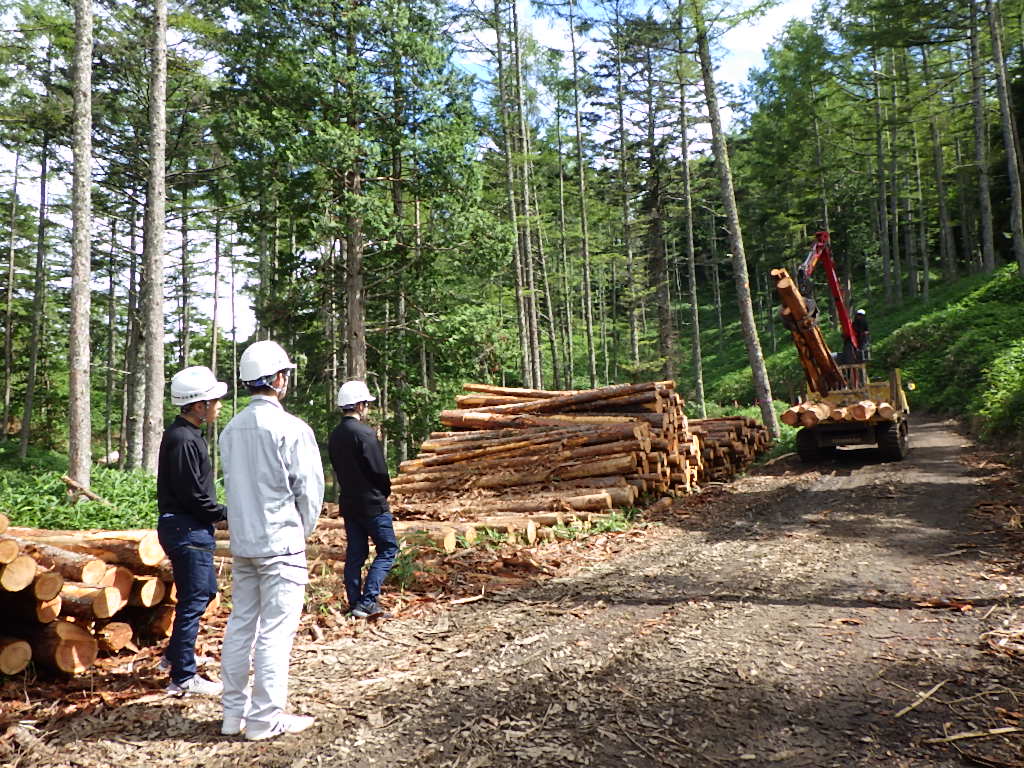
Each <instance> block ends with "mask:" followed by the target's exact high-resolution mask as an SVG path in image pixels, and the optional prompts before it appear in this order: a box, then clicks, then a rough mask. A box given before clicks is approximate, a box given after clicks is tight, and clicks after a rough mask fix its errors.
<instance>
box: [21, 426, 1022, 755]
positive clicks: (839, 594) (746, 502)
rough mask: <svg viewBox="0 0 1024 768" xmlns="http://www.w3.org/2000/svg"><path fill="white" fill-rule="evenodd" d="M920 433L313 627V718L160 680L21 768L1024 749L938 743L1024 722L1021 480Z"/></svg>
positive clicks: (788, 463)
mask: <svg viewBox="0 0 1024 768" xmlns="http://www.w3.org/2000/svg"><path fill="white" fill-rule="evenodd" d="M912 434H913V452H912V454H911V456H910V457H909V458H908V459H907V461H905V462H904V463H902V464H877V463H875V460H874V457H873V456H872V455H870V454H866V453H860V454H852V453H851V454H842V455H841V456H840V458H839V459H837V460H836V461H834V462H830V463H828V464H826V465H823V466H821V467H819V468H817V469H815V470H809V469H805V468H803V467H801V466H799V465H798V464H797V463H796V462H795V460H794V459H786V460H782V461H779V462H777V463H776V464H774V465H772V466H771V467H768V468H766V469H764V470H761V471H760V472H758V473H754V474H752V475H750V476H748V477H746V478H744V479H742V480H740V481H738V482H736V483H734V484H732V485H731V486H729V487H728V488H727V489H725V488H722V489H712V490H711V491H710V492H709V493H708V494H707V495H706V496H705V497H704V498H703V499H702V500H695V501H686V502H682V503H681V504H680V505H679V506H678V507H677V508H676V509H674V510H673V511H672V512H671V513H669V514H668V515H666V517H665V519H664V520H663V521H662V522H660V523H656V524H652V525H650V526H648V527H645V528H643V529H641V530H635V531H632V532H630V533H628V534H624V535H610V536H608V537H607V538H602V540H599V541H595V542H591V547H592V549H591V551H592V553H593V554H592V562H591V563H589V564H587V565H584V566H583V567H576V568H573V569H568V568H566V569H563V571H564V572H562V573H559V575H558V576H556V577H555V578H552V579H549V580H546V581H544V582H543V583H538V584H537V585H536V586H534V587H532V588H530V589H529V590H527V591H522V590H520V591H516V592H512V593H503V594H498V595H495V596H492V597H489V598H487V599H484V600H480V601H478V602H474V603H469V604H463V605H459V606H445V605H444V604H439V605H438V608H437V610H436V611H434V612H432V613H431V614H429V615H427V616H425V617H423V618H419V619H404V620H392V621H385V622H381V623H378V624H376V625H373V626H371V627H366V626H365V625H360V627H361V631H360V632H359V634H358V635H356V636H351V635H350V634H345V635H341V634H340V633H339V635H337V636H332V635H330V634H329V635H328V637H327V638H326V639H325V640H324V641H323V642H313V641H311V640H310V639H309V638H308V636H306V637H303V638H302V639H301V640H300V642H299V643H298V645H297V647H296V651H295V653H294V654H293V664H292V683H293V689H292V690H293V693H292V702H293V704H294V708H295V709H296V711H300V712H305V713H309V714H313V715H316V716H317V718H318V721H317V725H316V726H315V727H314V729H313V730H312V731H310V732H307V733H305V734H301V735H298V736H289V737H285V738H281V739H278V740H276V741H273V742H270V743H247V742H245V741H243V740H240V739H226V738H223V737H221V736H220V735H219V732H218V729H219V719H218V717H219V708H218V706H217V705H216V703H214V702H207V701H200V700H173V699H166V698H163V697H161V696H159V695H153V696H149V697H146V698H144V699H141V700H138V701H135V702H132V703H129V704H126V705H122V706H118V707H114V708H109V709H106V708H104V709H102V710H101V711H97V712H92V713H89V714H84V715H78V716H75V717H73V718H70V719H68V720H65V721H63V723H62V725H61V727H60V728H59V729H58V730H56V731H45V730H44V731H41V732H38V733H36V735H37V736H39V737H40V739H41V742H40V743H37V744H35V746H34V747H33V748H31V749H27V750H26V751H25V752H22V754H21V755H20V756H19V758H18V759H19V760H21V762H20V763H19V765H32V764H37V765H50V766H54V765H75V766H110V765H117V766H125V767H127V766H149V767H150V768H158V767H159V766H171V765H174V766H186V765H188V766H191V765H197V766H198V765H202V766H207V768H218V767H220V766H236V765H261V766H295V767H296V768H298V767H299V766H346V767H349V766H351V767H354V766H385V765H386V766H451V767H452V768H455V767H458V768H483V767H484V766H584V765H589V766H608V767H609V768H610V767H611V766H637V767H639V766H662V765H664V766H746V765H751V766H780V767H783V768H796V767H797V766H815V767H818V766H841V767H845V766H878V767H882V766H885V767H886V768H891V767H895V766H931V767H936V766H939V767H941V766H960V765H968V764H975V765H976V764H981V765H995V766H1001V765H1002V766H1009V765H1017V766H1019V765H1022V764H1024V762H1021V761H1024V738H1022V733H1020V732H1016V733H1013V732H1010V733H1004V734H1001V735H995V736H985V737H979V738H973V739H962V740H956V741H952V742H947V743H942V744H928V743H926V740H927V739H936V738H941V737H944V736H949V735H954V734H959V733H963V732H967V731H977V730H982V729H989V728H993V727H1014V726H1016V727H1020V728H1024V715H1022V714H1021V712H1022V710H1024V701H1021V699H1022V698H1024V665H1022V663H1021V662H1020V661H1019V660H1013V659H1010V658H1008V657H1003V656H997V655H994V654H992V653H989V652H986V651H985V646H984V645H983V644H982V643H981V642H980V641H979V636H980V635H981V634H982V633H983V632H985V631H986V630H988V629H991V628H993V627H998V626H1000V625H1001V624H1002V623H1003V622H1004V621H1006V620H1008V619H1010V618H1011V616H1013V615H1014V613H1015V612H1016V614H1017V618H1018V620H1019V619H1021V618H1024V615H1022V614H1024V611H1022V610H1021V595H1022V594H1024V588H1022V586H1024V571H1022V570H1021V568H1020V549H1019V546H1020V539H1019V538H1015V537H1014V531H1011V530H1006V529H1005V528H1004V527H1001V526H1000V524H999V522H1000V521H999V520H997V519H996V518H995V517H993V515H991V514H987V513H984V512H985V510H984V509H982V510H980V511H979V509H978V508H977V505H978V504H979V503H980V502H983V501H984V500H985V499H986V498H988V497H989V496H990V495H991V494H999V493H1001V494H1003V498H1004V499H1005V498H1006V494H1007V493H1010V494H1012V493H1019V491H1014V489H1012V488H1007V487H1006V486H1005V484H1004V485H1003V486H1000V485H999V474H998V467H997V466H995V465H991V464H989V465H987V466H981V467H979V466H977V462H975V466H972V465H971V464H970V463H965V462H963V461H962V460H961V457H962V455H963V453H964V451H965V450H966V449H965V447H964V446H965V444H966V442H967V441H966V440H965V438H963V437H962V436H961V435H959V434H958V433H957V432H955V431H954V429H953V428H952V426H951V425H950V424H947V423H942V422H938V421H934V420H932V421H927V420H925V421H919V422H918V423H916V424H915V425H914V429H913V433H912ZM968 447H969V446H968ZM1017 502H1018V503H1019V496H1018V497H1017ZM1014 548H1017V551H1016V553H1014V552H1013V550H1014ZM939 684H941V685H939ZM936 685H939V687H938V688H937V689H936V690H935V692H934V693H933V694H932V695H931V696H930V697H929V698H927V699H926V700H924V701H923V702H920V703H919V704H918V706H916V707H915V708H913V709H911V710H909V711H907V712H906V713H905V714H901V715H900V716H899V717H897V716H896V715H897V713H899V712H900V710H903V709H905V708H906V707H907V706H908V705H911V704H913V703H914V702H915V700H917V699H918V698H919V694H923V693H925V692H928V691H929V690H930V689H932V688H934V687H935V686H936ZM960 750H963V753H961V751H960ZM968 759H973V760H976V761H977V760H989V761H990V762H973V763H972V762H968ZM1014 760H1015V761H1017V762H1012V761H1014Z"/></svg>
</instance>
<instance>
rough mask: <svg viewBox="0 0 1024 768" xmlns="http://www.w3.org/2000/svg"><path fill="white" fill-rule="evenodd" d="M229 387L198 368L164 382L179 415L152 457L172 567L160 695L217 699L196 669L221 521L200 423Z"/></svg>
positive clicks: (211, 416)
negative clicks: (165, 679)
mask: <svg viewBox="0 0 1024 768" xmlns="http://www.w3.org/2000/svg"><path fill="white" fill-rule="evenodd" d="M227 391H228V385H227V384H225V383H224V382H222V381H217V377H216V376H214V375H213V371H211V370H210V369H209V368H207V367H206V366H203V365H195V366H192V367H190V368H185V369H184V370H182V371H179V372H178V373H176V374H175V375H174V378H172V379H171V402H172V403H174V405H178V406H181V413H180V414H179V415H178V416H176V417H175V419H174V421H173V422H171V424H170V426H168V427H167V429H166V430H165V431H164V436H163V439H162V440H161V441H160V453H159V457H158V459H157V475H156V500H157V509H158V511H159V513H160V518H159V520H158V521H157V535H158V536H159V538H160V545H161V546H162V547H163V548H164V551H165V552H166V553H167V557H168V558H169V559H170V561H171V568H172V569H173V571H174V584H175V587H176V588H177V590H178V606H177V609H176V610H175V612H174V626H173V628H172V629H171V639H170V641H169V642H168V643H167V652H166V654H165V656H164V658H165V659H166V661H167V664H168V665H169V666H170V668H171V682H170V684H169V685H168V686H167V692H168V693H171V694H174V695H176V696H183V695H185V694H187V693H199V694H206V695H209V696H219V695H220V693H221V684H220V683H218V682H215V681H213V680H207V679H206V678H205V677H202V676H201V675H199V674H197V673H196V657H195V650H196V637H198V635H199V620H200V618H201V617H202V615H203V613H204V612H205V611H206V608H207V606H208V605H209V604H210V601H211V600H213V598H214V596H215V595H216V594H217V574H216V572H215V571H214V568H213V551H214V547H215V541H214V536H213V524H214V523H216V522H219V521H221V520H223V519H224V505H223V504H218V503H217V492H216V489H215V488H214V484H213V467H212V465H211V463H210V454H209V452H208V450H207V448H206V441H205V440H204V439H203V434H202V431H201V427H202V425H203V424H208V423H210V422H215V421H216V420H217V414H218V412H219V411H220V398H222V397H224V395H225V393H226V392H227Z"/></svg>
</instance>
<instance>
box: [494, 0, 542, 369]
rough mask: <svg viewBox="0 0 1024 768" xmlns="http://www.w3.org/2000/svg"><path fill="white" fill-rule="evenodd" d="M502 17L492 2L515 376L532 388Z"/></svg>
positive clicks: (497, 4)
mask: <svg viewBox="0 0 1024 768" xmlns="http://www.w3.org/2000/svg"><path fill="white" fill-rule="evenodd" d="M504 24H505V22H504V18H503V17H502V14H501V0H494V34H495V40H496V42H495V49H496V50H495V63H496V64H497V68H498V102H499V104H500V106H499V115H500V116H501V133H502V137H503V139H504V145H505V146H504V148H503V149H504V157H503V160H504V164H505V199H506V203H507V205H508V215H509V222H510V223H511V225H512V230H513V231H514V232H515V233H516V246H515V248H513V251H512V252H513V257H512V272H513V277H514V282H515V297H516V324H517V326H518V329H519V373H520V375H521V376H522V380H523V384H524V385H525V386H526V387H528V388H533V386H534V385H533V367H532V366H531V365H530V329H529V322H528V321H527V308H526V296H525V294H524V292H523V291H524V284H523V275H524V270H523V259H522V249H521V247H520V242H519V237H520V235H519V231H520V225H519V212H518V206H517V204H516V193H515V171H514V169H513V157H512V155H513V144H514V142H513V140H512V128H511V126H510V124H511V122H512V120H511V117H510V116H509V113H508V112H509V110H508V83H507V80H508V78H507V76H506V74H505V49H504V44H503V42H502V41H503V40H504V35H503V34H502V33H503V30H504Z"/></svg>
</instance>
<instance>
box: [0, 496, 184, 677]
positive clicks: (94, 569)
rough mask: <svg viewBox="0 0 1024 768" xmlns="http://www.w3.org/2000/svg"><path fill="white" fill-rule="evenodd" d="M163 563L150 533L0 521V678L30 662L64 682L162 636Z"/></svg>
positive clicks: (170, 611) (165, 614) (168, 604)
mask: <svg viewBox="0 0 1024 768" xmlns="http://www.w3.org/2000/svg"><path fill="white" fill-rule="evenodd" d="M172 581H173V579H172V575H171V568H170V563H169V562H168V560H167V559H166V557H165V556H164V551H163V548H162V547H161V546H160V542H159V541H158V540H157V535H156V531H154V530H150V529H141V530H126V531H50V530H43V529H38V528H17V527H10V526H9V523H8V519H7V518H6V517H5V516H3V515H0V611H2V612H3V614H4V615H5V617H6V620H5V622H4V631H3V635H2V636H0V673H3V674H8V675H11V674H16V673H18V672H20V671H22V670H23V669H25V667H26V666H27V665H28V663H29V662H30V661H32V660H35V661H36V662H37V663H39V664H42V665H44V666H47V667H50V668H51V669H54V670H57V671H60V672H64V673H67V674H77V673H80V672H83V671H84V670H85V669H87V668H88V667H90V666H91V665H92V664H93V662H94V661H95V660H96V657H97V654H98V653H100V652H104V653H116V652H117V651H119V650H121V649H123V648H130V649H136V648H137V646H136V643H137V642H138V643H141V642H143V641H146V640H150V639H161V638H166V637H168V636H169V635H170V630H171V623H172V622H173V617H174V605H173V603H174V597H173V590H172V589H171V586H172V584H171V583H169V582H172Z"/></svg>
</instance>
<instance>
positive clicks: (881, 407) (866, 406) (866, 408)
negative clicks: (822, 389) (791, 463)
mask: <svg viewBox="0 0 1024 768" xmlns="http://www.w3.org/2000/svg"><path fill="white" fill-rule="evenodd" d="M895 415H896V408H895V407H894V406H893V405H892V404H891V403H887V402H884V401H881V402H875V401H874V400H861V401H860V402H857V403H853V404H852V405H844V406H835V407H833V406H831V405H829V404H828V403H826V402H820V401H817V402H816V401H808V402H804V403H797V404H796V405H794V406H792V407H790V408H789V409H788V410H786V411H783V413H782V416H781V419H782V423H783V424H788V425H789V426H791V427H813V426H815V425H817V424H820V423H821V422H823V421H833V422H838V421H870V420H871V419H872V417H874V416H878V417H879V418H880V419H883V420H891V419H892V418H893V417H894V416H895Z"/></svg>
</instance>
